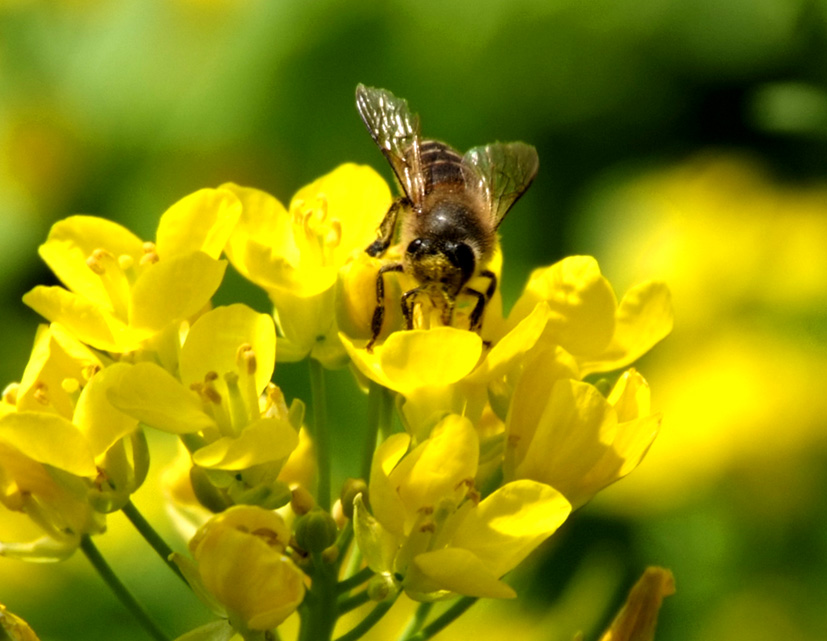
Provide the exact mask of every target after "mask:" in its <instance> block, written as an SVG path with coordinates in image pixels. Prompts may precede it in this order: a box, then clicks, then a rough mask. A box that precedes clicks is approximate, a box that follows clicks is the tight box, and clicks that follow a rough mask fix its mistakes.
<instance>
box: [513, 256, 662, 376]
mask: <svg viewBox="0 0 827 641" xmlns="http://www.w3.org/2000/svg"><path fill="white" fill-rule="evenodd" d="M541 301H543V302H545V303H546V304H547V305H548V306H549V310H550V315H549V320H548V324H547V326H546V329H545V332H544V335H543V343H545V344H548V345H559V346H560V347H562V348H563V349H565V350H566V351H567V352H568V353H569V354H571V355H572V356H574V358H575V360H576V361H577V363H578V366H579V372H580V375H581V376H586V375H587V374H590V373H592V372H607V371H611V370H616V369H620V368H622V367H626V366H628V365H629V364H631V363H633V362H634V361H636V360H637V359H638V358H640V357H641V356H642V355H643V354H645V353H646V352H647V351H649V350H650V349H651V348H652V347H653V346H654V345H655V344H656V343H657V342H658V341H660V340H662V339H663V338H664V337H665V336H666V335H667V334H669V332H670V331H672V305H671V299H670V295H669V289H668V288H667V287H666V285H664V284H663V283H660V282H655V281H650V282H646V283H642V284H640V285H637V286H636V287H633V288H632V289H631V290H629V291H628V292H627V293H626V295H625V296H624V297H623V299H622V300H621V301H620V304H619V305H618V303H617V299H616V298H615V294H614V291H613V290H612V287H611V285H610V284H609V281H608V280H606V278H605V277H604V276H603V275H602V274H601V273H600V268H599V267H598V265H597V261H596V260H595V259H594V258H592V257H591V256H570V257H569V258H564V259H563V260H561V261H560V262H558V263H555V264H554V265H552V266H550V267H546V268H541V269H537V270H535V271H534V272H533V273H532V274H531V276H530V278H529V280H528V283H527V284H526V287H525V290H524V292H523V294H522V296H521V297H520V298H519V300H518V301H517V303H516V304H515V305H514V308H513V309H512V310H511V314H509V317H508V324H507V325H508V326H509V327H513V326H514V325H515V324H516V323H518V322H519V321H520V320H522V319H523V318H525V317H526V316H527V315H528V314H529V313H531V311H532V310H533V309H534V308H535V306H536V305H537V303H538V302H541Z"/></svg>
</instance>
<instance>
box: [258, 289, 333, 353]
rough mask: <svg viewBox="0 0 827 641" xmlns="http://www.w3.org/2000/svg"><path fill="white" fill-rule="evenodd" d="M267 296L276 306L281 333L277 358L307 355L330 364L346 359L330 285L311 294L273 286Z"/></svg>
mask: <svg viewBox="0 0 827 641" xmlns="http://www.w3.org/2000/svg"><path fill="white" fill-rule="evenodd" d="M270 299H271V300H272V301H273V305H274V306H275V308H276V315H277V318H278V324H279V329H280V330H281V332H280V333H281V334H282V335H283V336H284V338H283V339H280V340H279V349H278V359H279V361H282V362H295V361H299V360H301V359H303V358H306V357H307V356H308V355H310V356H312V357H313V358H315V359H316V360H318V361H320V362H321V363H322V364H324V365H325V366H327V367H331V368H333V367H337V366H342V365H344V364H345V363H346V362H347V355H346V353H345V350H344V347H343V346H342V344H341V341H340V340H339V336H338V328H337V327H336V294H335V289H334V288H332V287H331V288H329V289H324V290H322V291H319V292H318V293H316V294H314V295H312V296H304V295H299V294H297V293H295V292H294V291H292V290H289V289H284V288H277V289H273V290H271V291H270ZM282 346H284V349H282Z"/></svg>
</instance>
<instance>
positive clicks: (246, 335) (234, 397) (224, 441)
mask: <svg viewBox="0 0 827 641" xmlns="http://www.w3.org/2000/svg"><path fill="white" fill-rule="evenodd" d="M275 346H276V335H275V328H274V326H273V319H272V318H271V317H270V316H268V315H267V314H258V313H257V312H255V311H253V310H252V309H250V308H249V307H246V306H245V305H230V306H227V307H218V308H216V309H213V310H211V311H209V312H207V313H205V314H204V315H203V316H201V317H200V318H199V319H198V320H197V321H196V322H195V323H194V324H193V326H192V328H191V329H190V330H189V332H188V333H187V335H186V339H185V340H184V344H183V346H182V347H181V353H180V362H179V372H180V374H179V376H180V380H179V379H178V378H176V377H174V376H173V375H172V374H170V373H169V372H167V371H166V370H165V369H163V368H162V367H160V366H159V365H156V364H155V363H150V362H143V363H136V364H135V365H124V367H125V368H126V369H125V370H124V372H123V376H122V377H121V378H120V381H119V385H118V386H117V388H116V389H113V390H111V391H110V394H109V397H110V399H111V400H112V402H113V404H114V405H115V406H116V407H118V408H119V409H120V410H122V411H123V412H126V413H127V414H129V415H131V416H133V417H135V418H136V419H138V420H140V421H141V422H143V423H145V424H147V425H149V426H151V427H154V428H157V429H160V430H163V431H166V432H171V433H174V434H182V435H185V437H184V442H185V443H186V444H187V445H188V447H189V449H190V450H191V452H192V461H193V463H195V464H196V465H197V466H198V467H200V468H207V469H211V470H224V471H226V474H224V475H213V476H211V477H210V483H216V482H219V481H221V479H223V481H221V482H222V483H225V485H223V486H222V489H224V490H227V491H228V492H230V494H231V497H233V496H234V500H237V502H251V501H254V502H256V503H260V504H269V503H268V501H270V500H271V499H272V500H276V499H277V498H278V499H279V500H280V499H281V498H283V499H284V500H285V501H286V500H288V499H289V492H287V489H286V486H284V484H283V483H281V482H279V481H278V480H277V476H278V473H279V470H280V469H281V466H282V465H284V463H285V461H286V460H287V457H288V456H289V455H290V453H291V452H292V451H293V450H294V449H295V448H296V446H297V445H298V443H299V437H298V428H299V427H300V425H301V421H302V416H303V406H302V405H301V403H298V402H296V403H294V405H293V406H292V407H291V408H290V409H288V408H287V406H286V404H285V402H284V398H283V396H282V394H281V391H280V390H278V388H276V387H275V386H274V385H272V383H270V378H271V377H272V375H273V370H274V368H275ZM186 435H190V436H189V437H188V436H186ZM199 487H201V486H199ZM268 488H269V489H268ZM202 489H206V486H203V487H202ZM196 490H198V487H197V488H196ZM252 490H255V491H256V492H260V493H261V494H256V498H255V499H254V498H253V497H251V496H249V495H248V494H246V492H248V491H252ZM271 491H272V492H274V493H275V495H278V496H274V495H272V494H270V492H271ZM242 494H243V496H242ZM282 495H283V496H282ZM199 498H202V499H203V498H204V497H203V496H200V497H199ZM242 499H243V500H242ZM208 507H214V508H215V509H220V508H221V507H222V506H221V505H213V506H208Z"/></svg>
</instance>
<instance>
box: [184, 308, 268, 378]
mask: <svg viewBox="0 0 827 641" xmlns="http://www.w3.org/2000/svg"><path fill="white" fill-rule="evenodd" d="M243 345H249V346H250V347H251V348H252V350H253V353H254V354H255V374H254V376H255V389H256V392H257V393H261V391H262V390H263V389H264V387H265V386H266V385H267V383H269V382H270V379H271V378H272V377H273V370H274V369H275V366H276V329H275V326H274V325H273V318H272V317H271V316H269V315H268V314H259V313H258V312H256V311H255V310H253V309H250V308H249V307H247V306H246V305H241V304H235V305H228V306H226V307H216V308H215V309H212V310H210V311H209V312H207V313H205V314H204V315H203V316H201V317H200V318H199V319H198V320H197V321H195V323H193V325H192V327H191V328H190V331H189V333H188V334H187V339H186V341H185V342H184V346H183V347H182V348H181V362H180V367H181V381H182V382H183V384H184V385H185V386H187V387H188V386H189V385H191V384H192V383H200V382H203V380H204V375H205V374H206V373H207V372H216V373H217V374H218V375H219V380H217V381H216V385H218V386H219V387H224V381H223V379H222V378H220V377H222V376H224V374H226V373H228V372H238V371H239V361H238V350H239V348H240V347H242V346H243Z"/></svg>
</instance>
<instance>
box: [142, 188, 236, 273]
mask: <svg viewBox="0 0 827 641" xmlns="http://www.w3.org/2000/svg"><path fill="white" fill-rule="evenodd" d="M240 216H241V202H240V201H239V200H238V198H237V197H236V195H235V194H234V193H232V192H231V191H228V190H226V189H200V190H198V191H196V192H195V193H192V194H189V195H188V196H184V198H182V199H181V200H179V201H178V202H177V203H175V204H174V205H172V207H170V208H169V209H167V210H166V211H165V212H164V214H163V215H162V216H161V221H160V223H159V224H158V232H157V235H156V240H155V246H156V251H157V253H158V256H160V257H161V259H162V260H165V259H168V258H171V257H172V256H181V255H184V254H189V253H191V252H194V251H202V252H204V253H205V254H207V255H208V256H209V257H211V258H216V259H217V258H218V257H219V256H220V255H221V252H222V251H223V250H224V246H225V245H226V244H227V240H228V239H229V237H230V234H231V233H232V232H233V229H234V228H235V226H236V223H237V222H238V219H239V217H240Z"/></svg>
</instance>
